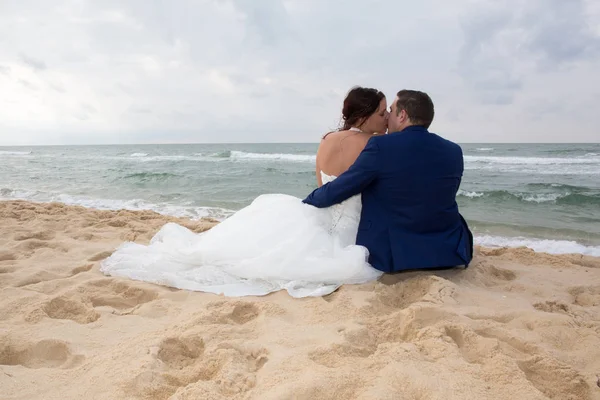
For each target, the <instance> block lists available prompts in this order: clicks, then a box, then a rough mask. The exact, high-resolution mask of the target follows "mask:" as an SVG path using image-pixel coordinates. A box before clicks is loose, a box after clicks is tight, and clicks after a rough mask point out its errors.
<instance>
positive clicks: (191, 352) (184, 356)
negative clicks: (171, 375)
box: [156, 337, 204, 369]
mask: <svg viewBox="0 0 600 400" xmlns="http://www.w3.org/2000/svg"><path fill="white" fill-rule="evenodd" d="M202 354H204V340H202V338H201V337H189V338H177V337H173V338H168V339H165V340H163V341H162V343H161V344H160V346H159V350H158V354H157V356H156V358H158V359H159V360H160V361H162V362H163V363H165V364H166V365H167V366H168V367H169V368H174V369H182V368H184V367H187V366H189V365H190V364H193V363H194V362H195V361H196V360H197V359H198V358H199V357H200V356H201V355H202Z"/></svg>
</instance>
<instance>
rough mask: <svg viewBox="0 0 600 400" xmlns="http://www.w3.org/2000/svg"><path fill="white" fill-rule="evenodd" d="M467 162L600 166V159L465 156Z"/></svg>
mask: <svg viewBox="0 0 600 400" xmlns="http://www.w3.org/2000/svg"><path fill="white" fill-rule="evenodd" d="M464 159H465V161H466V162H470V163H487V164H490V163H492V164H508V165H564V164H600V157H599V158H572V157H571V158H569V157H495V156H464Z"/></svg>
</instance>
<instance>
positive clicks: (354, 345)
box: [308, 328, 379, 368]
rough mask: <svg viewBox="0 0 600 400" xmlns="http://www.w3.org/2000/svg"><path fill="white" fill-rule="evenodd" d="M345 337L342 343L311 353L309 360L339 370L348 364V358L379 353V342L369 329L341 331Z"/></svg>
mask: <svg viewBox="0 0 600 400" xmlns="http://www.w3.org/2000/svg"><path fill="white" fill-rule="evenodd" d="M340 333H342V334H343V336H344V341H343V342H342V343H334V344H332V345H329V346H326V347H324V348H320V349H317V350H315V351H312V352H311V353H309V355H308V358H309V359H311V360H312V361H314V362H315V363H317V364H319V365H323V366H325V367H328V368H337V367H341V366H343V365H345V364H348V358H350V357H358V358H367V357H369V356H371V355H373V354H374V353H375V352H376V351H377V346H378V345H379V341H378V340H377V338H376V337H375V336H374V335H372V334H371V332H370V329H369V328H360V329H356V330H341V331H340Z"/></svg>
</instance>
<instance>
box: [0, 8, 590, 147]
mask: <svg viewBox="0 0 600 400" xmlns="http://www.w3.org/2000/svg"><path fill="white" fill-rule="evenodd" d="M567 3H568V4H567ZM77 4H78V6H77V7H73V6H72V5H71V4H70V3H69V2H68V1H66V0H64V1H60V0H59V1H58V2H54V3H53V4H52V5H49V3H46V2H42V1H41V0H30V1H28V2H27V3H18V2H11V3H10V4H9V5H6V6H4V5H3V12H2V13H1V14H0V37H2V38H5V39H6V40H5V41H4V42H3V46H2V47H0V60H1V62H2V66H1V67H0V84H1V85H2V91H3V95H5V97H7V98H9V99H10V101H11V102H10V103H7V102H6V101H5V103H3V104H2V107H0V128H3V129H4V128H8V129H9V130H10V131H11V132H20V134H12V135H10V137H6V136H1V135H0V145H1V144H17V141H18V142H19V143H64V142H69V143H86V142H93V143H111V142H119V143H123V142H146V141H149V142H160V141H161V140H163V141H168V142H173V141H199V142H222V141H225V142H228V141H232V142H239V141H248V140H249V138H251V139H252V140H254V141H257V142H267V141H290V142H303V141H317V140H318V138H319V137H320V136H321V135H322V133H323V132H325V131H327V130H329V129H331V128H333V127H335V126H337V124H338V122H339V113H340V108H341V103H342V100H343V97H344V95H345V93H346V92H347V90H348V89H349V88H350V87H352V86H354V85H364V86H370V87H377V88H379V89H381V90H383V91H384V92H385V93H387V95H388V101H391V100H392V98H393V97H394V94H395V93H396V92H397V91H398V90H399V89H401V88H418V89H422V90H426V91H427V92H429V93H430V94H431V95H432V97H433V99H434V101H435V103H436V109H437V110H439V112H438V114H437V117H436V120H435V121H434V124H433V126H432V128H434V130H436V131H438V132H439V133H440V134H442V135H444V136H447V137H449V138H450V139H452V140H456V141H473V140H475V141H481V140H482V138H483V137H484V138H485V140H486V141H511V140H519V141H535V140H546V141H548V140H563V139H564V138H563V134H562V131H561V129H562V126H563V125H561V123H557V121H556V120H555V118H556V117H555V115H561V114H562V115H563V117H562V118H564V119H565V120H569V121H570V123H571V124H575V125H577V126H580V129H578V130H577V132H575V133H574V136H573V137H571V138H569V139H570V140H584V141H585V140H588V141H589V140H592V139H593V138H594V137H595V135H596V132H595V128H593V127H595V126H598V125H599V124H600V121H599V117H598V116H597V115H596V113H594V112H593V108H594V107H587V108H586V107H582V106H581V104H588V105H589V104H593V102H594V101H596V102H597V96H598V95H599V93H600V90H596V89H595V88H594V87H593V85H590V82H591V81H592V80H593V79H595V75H596V72H595V71H596V70H597V69H598V67H600V65H598V64H600V61H599V60H598V37H599V33H600V32H599V31H593V30H591V28H593V27H594V26H598V19H599V18H598V17H599V16H600V13H593V12H591V11H590V7H589V4H591V3H590V2H589V0H588V2H587V3H584V2H583V1H578V0H573V1H568V2H565V1H560V0H551V1H550V2H547V1H546V2H544V1H542V0H532V1H531V2H530V1H527V0H509V1H508V3H506V2H505V3H503V4H502V5H501V7H500V5H497V2H494V1H492V0H479V1H477V2H475V3H472V2H471V1H469V0H458V1H457V2H447V1H445V0H424V1H422V2H410V3H409V2H397V3H394V2H389V1H384V0H373V1H370V2H362V1H358V0H351V1H342V0H329V1H327V2H324V1H320V0H268V1H266V0H265V1H252V0H202V1H200V2H198V1H197V0H181V1H178V2H170V3H169V2H165V1H162V0H131V1H127V2H122V1H118V0H107V1H103V2H93V1H91V0H81V1H78V3H77ZM42 22H43V23H42ZM590 27H591V28H590ZM33 55H35V57H32V56H33ZM41 71H43V73H39V72H41ZM24 82H26V83H24ZM33 88H36V89H37V92H36V93H35V96H31V94H32V92H31V89H33ZM573 93H577V98H576V99H572V94H573ZM548 98H559V99H561V101H560V102H559V103H558V105H557V106H556V107H559V108H558V109H556V108H548V107H545V106H542V104H546V103H543V102H542V101H543V100H544V99H548ZM580 103H581V104H580ZM537 104H540V105H539V106H537V107H536V106H534V105H537ZM86 105H88V106H90V107H87V106H86ZM553 107H554V106H553ZM574 108H577V109H579V110H580V111H579V112H578V113H572V112H569V113H567V112H566V111H571V110H573V109H574ZM444 110H446V111H444ZM547 110H550V111H547ZM561 111H562V112H561ZM513 121H515V122H513ZM516 121H518V123H519V124H521V125H523V126H521V125H519V126H516V125H513V124H517V122H516ZM513 128H514V131H515V132H517V131H518V132H523V131H526V132H531V133H530V134H528V135H529V137H524V136H523V134H521V133H519V134H516V133H515V134H514V135H513V136H511V132H512V131H513ZM517 128H518V129H517ZM4 131H7V130H1V132H4ZM482 132H485V134H484V135H482ZM536 132H544V135H540V136H537V133H536Z"/></svg>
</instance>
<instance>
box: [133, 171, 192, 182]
mask: <svg viewBox="0 0 600 400" xmlns="http://www.w3.org/2000/svg"><path fill="white" fill-rule="evenodd" d="M178 177H180V175H177V174H170V173H168V172H137V173H134V174H129V175H125V176H124V177H123V179H128V180H133V181H136V182H164V181H166V180H169V179H171V178H178Z"/></svg>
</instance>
